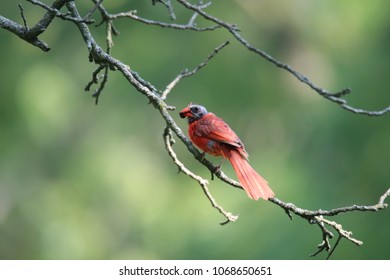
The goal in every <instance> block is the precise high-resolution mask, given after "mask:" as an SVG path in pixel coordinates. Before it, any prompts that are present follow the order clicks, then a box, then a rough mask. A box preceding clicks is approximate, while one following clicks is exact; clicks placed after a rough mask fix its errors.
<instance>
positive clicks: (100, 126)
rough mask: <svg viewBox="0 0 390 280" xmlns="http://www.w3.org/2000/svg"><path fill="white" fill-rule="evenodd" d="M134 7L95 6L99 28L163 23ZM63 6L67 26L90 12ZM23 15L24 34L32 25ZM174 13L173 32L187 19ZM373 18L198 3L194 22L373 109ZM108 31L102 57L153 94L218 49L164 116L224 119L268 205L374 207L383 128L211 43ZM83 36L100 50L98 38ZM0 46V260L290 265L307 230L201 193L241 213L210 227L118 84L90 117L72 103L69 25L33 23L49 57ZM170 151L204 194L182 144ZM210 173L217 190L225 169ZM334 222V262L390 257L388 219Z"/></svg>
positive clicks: (192, 187) (384, 75)
mask: <svg viewBox="0 0 390 280" xmlns="http://www.w3.org/2000/svg"><path fill="white" fill-rule="evenodd" d="M49 2H50V1H49ZM151 2H152V1H107V3H104V4H105V5H106V7H107V9H109V11H111V12H112V13H114V12H121V11H127V10H130V9H137V10H138V15H139V16H142V17H145V18H151V19H157V20H164V21H167V22H169V21H170V19H169V15H168V13H167V10H166V9H165V8H164V7H163V6H161V5H160V6H159V5H156V6H153V5H152V4H151ZM77 4H78V5H79V8H80V10H81V11H82V12H84V13H85V12H86V11H88V9H89V8H90V6H89V4H90V3H89V2H85V3H77ZM23 5H24V9H25V14H26V18H27V20H28V23H29V24H34V23H35V22H36V21H37V20H38V19H39V18H41V17H42V15H43V14H44V11H43V10H42V9H40V8H38V7H34V6H31V5H30V4H28V3H24V4H23ZM174 8H175V11H176V13H177V20H178V22H180V23H186V22H187V21H188V19H189V17H190V16H191V14H190V13H189V12H188V11H183V10H182V9H180V7H179V5H177V4H175V6H174ZM389 10H390V2H389V1H384V0H381V1H375V3H371V2H370V3H368V2H367V3H366V2H365V1H352V0H349V1H341V2H340V1H335V0H332V1H315V2H313V1H305V0H300V1H271V0H266V1H254V0H251V1H250V0H246V1H238V0H237V1H214V3H213V5H211V6H210V7H209V8H207V11H208V12H209V13H210V14H213V15H215V16H218V17H220V18H222V19H224V20H226V21H227V22H230V23H237V25H238V26H239V27H240V29H241V30H242V31H241V32H242V36H243V37H245V38H246V39H247V40H248V41H249V42H250V43H251V44H252V45H254V46H256V47H258V48H260V49H263V50H265V51H267V52H268V53H270V54H271V55H273V56H274V57H276V58H277V59H279V60H281V61H283V62H285V63H287V64H289V65H291V66H292V67H293V68H294V69H296V70H298V71H299V72H301V73H303V74H304V75H306V76H308V77H309V78H310V79H311V80H312V81H313V82H315V83H316V84H317V85H319V86H321V87H324V88H326V89H328V90H330V91H337V90H340V89H342V88H344V87H347V86H349V87H351V88H352V90H353V93H352V94H351V95H350V96H348V97H347V100H348V102H349V103H350V104H351V105H353V106H356V107H359V108H364V109H367V110H378V109H382V108H384V107H386V106H388V105H389V104H390V95H389V93H388V85H389V80H388V76H389V72H390V53H389V52H388V49H389V47H388V46H389V44H390V32H389V30H390V17H388V11H389ZM0 14H1V15H3V16H6V17H9V18H11V19H13V20H16V21H18V22H21V18H20V13H19V9H18V6H17V4H16V3H14V2H12V1H3V2H2V3H1V4H0ZM96 19H97V20H99V18H98V17H97V16H96ZM198 24H199V25H202V26H204V25H205V24H207V23H206V22H205V21H204V20H201V19H199V23H198ZM115 25H116V27H117V28H118V30H119V31H120V32H121V34H120V36H118V37H115V38H114V43H115V46H114V48H113V51H112V55H113V56H114V57H116V58H118V59H120V60H121V61H123V62H124V63H126V64H128V65H129V66H130V67H131V68H132V69H133V70H135V71H137V72H138V73H139V74H140V75H141V76H142V77H143V78H144V79H146V80H148V81H149V82H151V83H152V84H153V85H155V86H156V87H158V88H159V89H164V88H165V86H166V85H167V84H168V83H169V82H170V81H172V80H173V79H174V78H175V76H176V75H177V74H178V73H179V72H180V71H182V70H183V69H184V68H189V69H192V68H194V67H195V66H196V65H198V64H199V63H200V62H202V61H203V60H204V59H205V58H206V57H207V55H209V54H210V52H211V51H212V50H213V49H214V48H215V47H216V46H218V45H219V44H221V43H223V42H224V41H226V40H230V41H231V44H230V45H229V46H228V47H227V48H225V49H223V50H222V51H221V53H220V54H218V55H217V57H215V58H214V59H213V60H212V61H211V62H210V63H209V64H208V65H207V67H205V68H204V69H202V70H201V71H200V72H199V73H198V74H197V75H195V76H193V77H191V78H187V79H184V80H182V81H181V82H180V83H179V84H178V85H177V87H175V89H174V90H173V91H172V92H171V93H170V95H169V97H168V100H167V102H168V103H169V104H170V105H174V106H176V107H177V108H178V109H181V108H182V107H184V106H186V105H187V104H188V103H189V102H195V103H200V104H203V105H204V106H206V107H207V108H208V109H209V110H210V111H213V112H214V113H216V114H217V115H219V116H220V117H222V118H223V119H225V121H227V122H228V123H229V124H230V126H231V127H232V128H233V129H234V130H235V131H236V132H237V134H238V135H239V136H240V137H241V139H242V140H243V142H244V143H245V144H246V147H247V150H248V152H249V153H250V160H251V164H252V165H253V167H254V168H255V169H257V170H258V171H259V172H260V173H261V174H262V175H263V176H264V177H265V178H266V179H267V180H268V181H269V183H270V185H271V187H272V188H273V189H274V191H275V193H276V195H277V197H278V198H280V199H282V200H284V201H286V202H292V203H294V204H296V205H298V206H300V207H303V208H308V209H313V210H316V209H319V208H321V209H331V208H335V207H340V206H347V205H352V204H366V205H369V204H374V203H376V202H377V201H378V199H379V196H380V195H381V194H383V193H384V192H385V190H386V189H387V188H388V187H389V182H390V170H389V169H390V168H389V166H390V145H389V143H390V120H389V116H388V115H385V116H382V117H371V118H370V117H367V116H361V115H355V114H353V113H350V112H347V111H345V110H342V109H341V108H340V107H338V106H337V105H336V104H332V103H330V102H329V101H326V100H325V99H323V98H321V97H320V96H318V95H317V94H316V93H315V92H313V91H312V90H310V89H309V88H308V87H307V86H304V85H302V84H301V83H300V82H299V81H297V80H296V79H295V78H293V77H292V76H291V75H289V74H288V73H287V72H285V71H283V70H281V69H278V68H277V67H275V66H274V65H272V64H270V63H268V62H266V61H265V60H263V59H261V58H260V57H258V56H256V55H255V54H253V53H251V52H249V51H248V50H246V49H245V48H244V47H243V46H242V45H240V44H239V43H238V42H236V41H235V40H234V39H233V38H232V37H231V35H230V34H229V33H228V32H226V31H224V30H222V29H221V30H216V31H213V32H194V31H179V30H172V29H163V28H160V27H156V26H148V25H144V24H141V23H138V22H135V21H132V20H130V19H122V20H118V21H116V22H115ZM90 28H91V30H92V32H93V34H94V36H96V39H97V40H98V42H99V43H100V44H101V45H102V46H103V45H104V44H105V37H104V31H105V30H104V26H100V27H94V25H91V26H90ZM0 32H1V33H0V36H1V40H0V49H1V52H0V61H1V66H2V67H1V75H0V85H1V94H0V259H306V258H309V254H310V253H312V252H314V251H315V249H316V245H317V244H318V243H320V241H321V233H320V232H319V230H318V228H317V227H315V226H311V225H309V224H308V223H307V222H305V221H303V220H301V219H299V218H295V219H294V220H293V221H290V220H289V219H288V217H287V216H286V215H285V213H284V212H283V211H282V210H281V209H280V208H278V207H275V206H274V205H272V204H271V203H266V202H264V201H258V202H254V201H251V200H249V199H248V198H247V197H246V195H245V193H244V192H242V191H240V190H237V189H234V188H231V187H229V186H227V185H225V184H223V183H222V182H220V181H218V180H215V181H212V182H211V184H210V191H211V192H212V194H213V195H214V197H215V198H216V200H217V201H218V202H219V203H220V204H221V205H222V206H223V207H224V208H225V209H226V210H229V211H231V212H233V213H235V214H239V215H240V218H239V220H238V221H237V222H236V223H230V224H228V225H226V226H223V227H222V226H220V225H219V224H218V223H219V222H221V221H222V218H223V217H222V216H221V215H220V214H219V213H218V212H217V211H216V210H215V209H213V208H212V207H211V205H210V203H209V202H208V200H207V199H206V197H205V196H204V194H203V192H202V190H201V189H200V188H199V186H198V185H197V183H196V182H195V181H193V180H191V179H189V178H188V177H186V176H185V175H183V174H177V167H176V166H175V165H174V164H173V163H172V161H171V159H170V157H169V156H168V154H167V152H166V150H165V149H164V144H163V141H162V132H163V129H164V127H165V124H164V121H163V120H162V118H161V116H160V115H159V114H158V111H157V110H155V109H154V108H153V107H152V106H151V105H148V102H147V101H148V100H147V99H146V98H145V97H144V96H142V95H141V94H140V93H138V92H137V91H135V89H134V88H133V87H132V86H131V85H130V84H129V83H127V82H126V81H125V80H124V79H123V77H122V76H121V75H120V73H117V72H111V73H110V77H109V81H108V84H107V86H106V88H105V90H104V92H103V93H102V96H101V99H100V103H99V105H98V106H95V105H94V100H93V99H92V98H91V97H90V93H85V92H84V91H83V89H84V86H85V85H86V83H87V82H88V81H89V80H90V78H91V73H92V71H93V70H94V69H95V65H93V64H90V63H89V62H88V53H87V49H86V47H85V44H84V43H83V41H82V38H81V36H80V33H79V32H78V30H77V27H76V26H75V25H74V24H73V23H70V22H64V21H62V20H58V19H56V20H55V21H54V22H53V24H52V25H50V27H49V28H48V30H47V31H46V32H45V33H44V34H43V35H42V36H41V39H43V40H45V41H46V42H47V43H48V44H49V45H50V46H51V48H52V50H51V51H50V52H48V53H43V52H42V51H41V50H39V49H37V48H35V47H33V46H31V45H29V44H27V43H26V42H24V41H22V40H20V39H19V38H18V37H16V36H15V35H13V34H11V33H9V32H7V31H5V30H1V31H0ZM177 112H178V111H177ZM177 112H173V115H174V117H175V118H176V121H177V122H178V124H180V125H181V127H182V129H183V130H186V127H187V124H186V122H185V121H183V120H181V119H180V118H179V117H178V113H177ZM175 149H176V151H177V154H178V156H179V158H180V159H181V160H182V161H183V162H184V163H185V164H186V165H187V166H188V167H189V168H190V169H192V170H194V171H196V172H197V173H198V174H200V175H201V176H203V177H205V178H209V176H210V174H209V171H208V170H206V169H205V168H204V167H203V166H201V165H199V164H198V163H197V162H196V161H195V160H194V159H193V157H192V155H191V154H189V153H188V152H187V150H186V148H185V147H184V146H183V145H182V144H180V143H179V142H178V144H177V145H175ZM212 160H216V162H218V161H219V160H218V159H212ZM222 168H224V170H225V171H226V172H227V173H228V174H229V175H231V176H232V177H234V173H233V172H232V170H231V169H230V168H229V166H228V164H226V163H224V164H223V165H222ZM335 219H336V220H337V221H339V222H340V223H342V224H343V226H344V228H345V229H347V230H352V231H353V233H354V237H355V238H357V239H360V240H362V241H364V245H363V246H361V247H358V246H356V245H354V244H351V243H348V242H346V241H342V242H341V243H340V245H339V248H338V249H337V250H336V252H335V254H334V256H333V257H334V258H337V259H388V258H389V257H390V253H389V252H390V251H389V245H390V244H389V238H388V237H389V236H390V223H389V212H388V210H386V211H381V212H378V213H368V212H363V213H350V214H344V215H340V216H339V217H336V218H335ZM321 257H322V256H319V258H321Z"/></svg>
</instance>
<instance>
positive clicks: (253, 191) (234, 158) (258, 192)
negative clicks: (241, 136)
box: [224, 149, 274, 200]
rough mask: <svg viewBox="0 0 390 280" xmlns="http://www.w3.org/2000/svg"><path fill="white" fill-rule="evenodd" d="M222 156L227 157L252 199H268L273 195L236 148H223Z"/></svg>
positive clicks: (265, 182) (264, 181)
mask: <svg viewBox="0 0 390 280" xmlns="http://www.w3.org/2000/svg"><path fill="white" fill-rule="evenodd" d="M224 156H225V158H227V159H228V160H229V161H230V163H231V165H232V166H233V169H234V171H235V172H236V174H237V177H238V180H239V181H240V183H241V185H242V187H243V188H244V190H245V191H246V193H247V194H248V196H249V197H250V198H252V199H254V200H258V199H259V198H260V197H261V198H262V199H265V200H268V199H269V198H271V197H274V192H273V191H272V190H271V188H270V187H269V186H268V183H267V181H266V180H265V179H264V178H263V177H261V176H260V174H258V173H257V172H256V171H255V170H254V169H253V168H252V166H250V164H249V163H248V161H247V159H246V158H244V157H243V156H242V155H241V154H240V153H239V152H238V151H237V150H232V149H229V150H228V149H225V151H224Z"/></svg>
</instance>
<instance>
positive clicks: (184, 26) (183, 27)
mask: <svg viewBox="0 0 390 280" xmlns="http://www.w3.org/2000/svg"><path fill="white" fill-rule="evenodd" d="M119 18H131V19H133V20H136V21H139V22H142V23H145V24H148V25H155V26H159V27H164V28H173V29H178V30H193V31H212V30H215V29H217V28H220V26H218V25H213V26H208V27H197V26H196V25H195V24H193V23H191V22H189V24H176V23H166V22H161V21H156V20H150V19H145V18H142V17H139V16H137V11H128V12H123V13H117V14H112V15H110V19H119Z"/></svg>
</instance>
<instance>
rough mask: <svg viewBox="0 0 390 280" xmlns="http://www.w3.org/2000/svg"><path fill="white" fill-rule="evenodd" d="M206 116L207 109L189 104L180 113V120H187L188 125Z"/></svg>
mask: <svg viewBox="0 0 390 280" xmlns="http://www.w3.org/2000/svg"><path fill="white" fill-rule="evenodd" d="M206 114H207V109H206V108H205V107H203V106H201V105H196V104H192V103H191V104H190V105H188V106H187V107H186V108H184V109H183V110H181V111H180V117H181V118H188V123H192V122H194V121H197V120H199V119H201V118H202V117H203V116H204V115H206Z"/></svg>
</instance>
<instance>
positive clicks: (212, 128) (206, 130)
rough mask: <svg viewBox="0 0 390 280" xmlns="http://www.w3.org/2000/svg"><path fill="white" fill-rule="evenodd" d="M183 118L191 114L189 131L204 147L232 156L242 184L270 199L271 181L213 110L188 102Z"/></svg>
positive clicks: (255, 196)
mask: <svg viewBox="0 0 390 280" xmlns="http://www.w3.org/2000/svg"><path fill="white" fill-rule="evenodd" d="M180 116H181V117H182V118H185V117H187V118H188V123H189V127H188V134H189V136H190V139H191V141H192V142H193V143H194V144H195V145H196V146H198V147H199V148H200V149H201V150H202V151H204V152H206V153H208V154H211V155H214V156H222V157H224V158H226V159H227V160H229V162H230V163H231V165H232V166H233V169H234V171H235V172H236V175H237V177H238V180H239V181H240V183H241V185H242V187H243V188H244V190H245V191H246V193H247V194H248V196H249V197H250V198H252V199H255V200H258V199H259V198H263V199H265V200H268V199H269V198H271V197H274V193H273V191H272V190H271V188H270V187H269V186H268V183H267V181H266V180H265V179H264V178H263V177H261V176H260V175H259V174H258V173H257V172H256V171H255V170H254V169H253V168H252V167H251V166H250V165H249V163H248V153H247V152H246V150H245V147H244V144H243V143H242V142H241V140H240V138H239V137H238V136H237V134H236V133H234V131H233V130H232V129H231V128H230V127H229V126H228V125H227V124H226V123H225V122H224V121H223V120H222V119H221V118H218V117H217V116H216V115H214V114H213V113H209V112H207V110H206V108H205V107H203V106H200V105H192V104H190V105H188V107H186V108H184V109H183V110H182V111H180Z"/></svg>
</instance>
